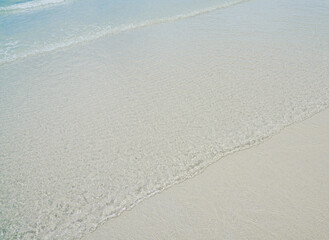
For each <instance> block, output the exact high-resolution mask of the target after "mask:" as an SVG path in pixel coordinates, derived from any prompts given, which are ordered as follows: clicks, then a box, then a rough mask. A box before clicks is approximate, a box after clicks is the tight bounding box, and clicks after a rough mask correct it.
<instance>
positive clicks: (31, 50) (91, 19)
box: [0, 0, 243, 64]
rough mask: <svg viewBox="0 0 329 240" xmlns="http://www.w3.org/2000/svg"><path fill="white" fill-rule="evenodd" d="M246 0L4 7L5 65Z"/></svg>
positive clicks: (63, 1)
mask: <svg viewBox="0 0 329 240" xmlns="http://www.w3.org/2000/svg"><path fill="white" fill-rule="evenodd" d="M239 2H243V0H180V1H174V0H161V1H150V0H137V1H136V0H121V1H114V0H110V1H109V0H96V1H95V0H84V1H76V0H30V1H4V2H2V4H1V6H0V64H4V63H7V62H10V61H14V60H16V59H19V58H24V57H26V56H29V55H35V54H37V53H43V52H48V51H53V50H56V49H59V48H63V47H67V46H70V45H75V44H77V43H81V42H85V41H90V40H94V39H97V38H99V37H102V36H105V35H107V34H113V33H118V32H121V31H127V30H130V29H134V28H138V27H142V26H146V25H151V24H155V23H159V22H166V21H173V20H175V19H177V18H183V17H188V16H190V15H191V14H192V15H195V14H199V13H202V12H203V11H209V10H211V9H213V8H219V7H222V6H225V5H230V4H234V3H239Z"/></svg>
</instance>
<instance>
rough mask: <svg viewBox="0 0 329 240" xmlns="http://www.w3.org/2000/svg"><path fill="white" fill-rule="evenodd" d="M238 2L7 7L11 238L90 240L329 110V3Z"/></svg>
mask: <svg viewBox="0 0 329 240" xmlns="http://www.w3.org/2000/svg"><path fill="white" fill-rule="evenodd" d="M236 3H238V2H237V1H192V0H183V1H178V3H177V1H176V3H174V1H146V0H143V1H124V0H123V1H98V0H94V1H88V0H86V1H83V0H74V1H71V0H67V1H55V0H54V1H51V0H49V1H41V0H40V1H39V0H34V1H33V0H32V1H1V8H0V9H1V10H0V12H1V13H0V49H1V55H0V56H1V57H0V59H1V65H0V93H1V94H0V239H79V238H82V237H84V236H86V234H88V233H89V232H91V231H93V230H95V229H96V228H97V227H98V226H99V225H100V224H101V223H102V222H104V221H106V220H110V219H111V218H113V217H115V216H119V215H120V214H121V213H122V212H124V211H125V210H126V209H130V208H131V207H133V206H134V205H135V204H137V203H138V202H140V201H142V200H143V199H145V198H147V197H149V196H152V195H153V194H155V193H157V192H160V191H162V190H164V189H166V188H168V187H170V186H172V185H173V184H175V183H179V182H181V181H184V180H185V179H187V178H189V177H192V176H194V175H195V174H197V173H200V172H201V171H202V170H203V169H204V168H205V167H207V166H208V165H210V164H211V163H214V162H216V161H218V160H219V159H221V158H222V157H223V156H225V155H227V154H229V153H232V152H235V151H239V150H243V149H245V148H248V147H252V146H254V145H256V144H258V143H261V142H262V141H264V140H266V139H267V138H269V137H270V136H272V135H273V134H276V133H278V132H279V131H280V130H282V129H283V128H284V127H286V126H288V125H289V124H292V123H294V122H297V121H301V120H304V119H305V118H308V117H310V116H312V115H313V114H315V113H317V112H319V111H321V110H323V109H325V108H327V107H328V105H329V79H328V76H329V68H328V66H329V41H328V39H329V38H328V37H329V26H328V23H329V15H328V10H329V4H328V2H327V1H325V0H316V1H306V0H302V1H295V0H288V1H286V0H279V1H271V0H255V1H248V2H241V4H238V5H237V4H236ZM225 7H226V8H225ZM193 16H194V17H193ZM141 27H143V28H141ZM114 33H115V34H114Z"/></svg>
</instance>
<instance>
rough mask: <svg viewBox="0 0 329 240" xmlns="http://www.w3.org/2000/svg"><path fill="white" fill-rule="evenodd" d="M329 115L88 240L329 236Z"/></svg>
mask: <svg viewBox="0 0 329 240" xmlns="http://www.w3.org/2000/svg"><path fill="white" fill-rule="evenodd" d="M328 184H329V110H328V109H327V110H325V111H323V112H321V113H319V114H317V115H315V116H314V117H312V118H310V119H308V120H305V121H303V122H301V123H297V124H294V125H292V126H289V127H287V128H286V129H284V130H283V131H282V132H281V133H280V134H278V135H276V136H274V137H273V138H271V139H270V140H268V141H266V142H265V143H263V144H261V145H259V146H256V147H253V148H251V149H248V150H245V151H241V152H237V153H234V154H232V155H230V156H228V157H225V158H223V159H222V160H221V161H219V162H217V163H215V164H213V165H212V166H210V167H209V168H207V169H206V170H205V171H204V172H203V173H202V174H200V175H198V176H197V177H195V178H192V179H190V180H187V181H186V182H184V183H182V184H178V185H176V186H174V187H172V188H170V189H168V190H166V191H164V192H162V193H160V194H158V195H156V196H154V197H152V198H150V199H148V200H146V201H144V202H142V203H141V204H139V205H138V206H136V207H135V208H133V209H132V210H131V211H127V212H125V213H123V214H122V215H121V216H120V217H118V218H115V219H112V220H110V221H108V222H107V223H106V224H104V225H103V226H101V227H100V228H99V229H98V230H96V231H95V232H94V233H91V234H90V235H89V236H87V238H86V239H89V240H91V239H298V240H300V239H328V238H329V228H328V226H329V187H328Z"/></svg>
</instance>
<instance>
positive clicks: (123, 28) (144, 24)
mask: <svg viewBox="0 0 329 240" xmlns="http://www.w3.org/2000/svg"><path fill="white" fill-rule="evenodd" d="M64 1H65V0H64ZM247 1H250V0H235V1H231V2H227V3H223V4H221V5H218V6H215V7H210V8H206V9H203V10H199V11H193V12H190V13H187V14H180V15H176V16H172V17H168V18H158V19H153V20H147V21H144V22H141V23H136V24H128V25H122V26H118V27H113V28H112V27H111V26H109V27H106V28H105V29H103V30H101V31H99V32H97V33H95V34H94V35H91V36H80V37H77V38H74V39H70V40H68V41H64V42H61V43H57V44H51V45H50V46H47V47H44V48H40V49H36V50H33V51H30V52H28V53H25V54H22V55H13V56H11V57H7V58H4V59H0V65H3V64H6V63H10V62H13V61H16V60H18V59H23V58H26V57H28V56H33V55H36V54H41V53H47V52H52V51H55V50H58V49H62V48H66V47H70V46H72V45H75V44H79V43H84V42H89V41H93V40H96V39H99V38H101V37H104V36H106V35H113V34H118V33H122V32H127V31H129V30H134V29H138V28H143V27H147V26H151V25H155V24H161V23H169V22H174V21H178V20H181V19H185V18H190V17H195V16H198V15H201V14H205V13H209V12H212V11H215V10H218V9H222V8H227V7H230V6H233V5H236V4H239V3H242V2H247Z"/></svg>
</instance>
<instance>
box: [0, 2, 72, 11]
mask: <svg viewBox="0 0 329 240" xmlns="http://www.w3.org/2000/svg"><path fill="white" fill-rule="evenodd" d="M66 1H67V0H34V1H30V2H24V3H18V4H14V5H10V6H6V7H0V11H3V12H13V11H14V12H15V11H25V10H31V9H35V8H43V7H45V6H53V5H57V4H62V3H64V2H66Z"/></svg>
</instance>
